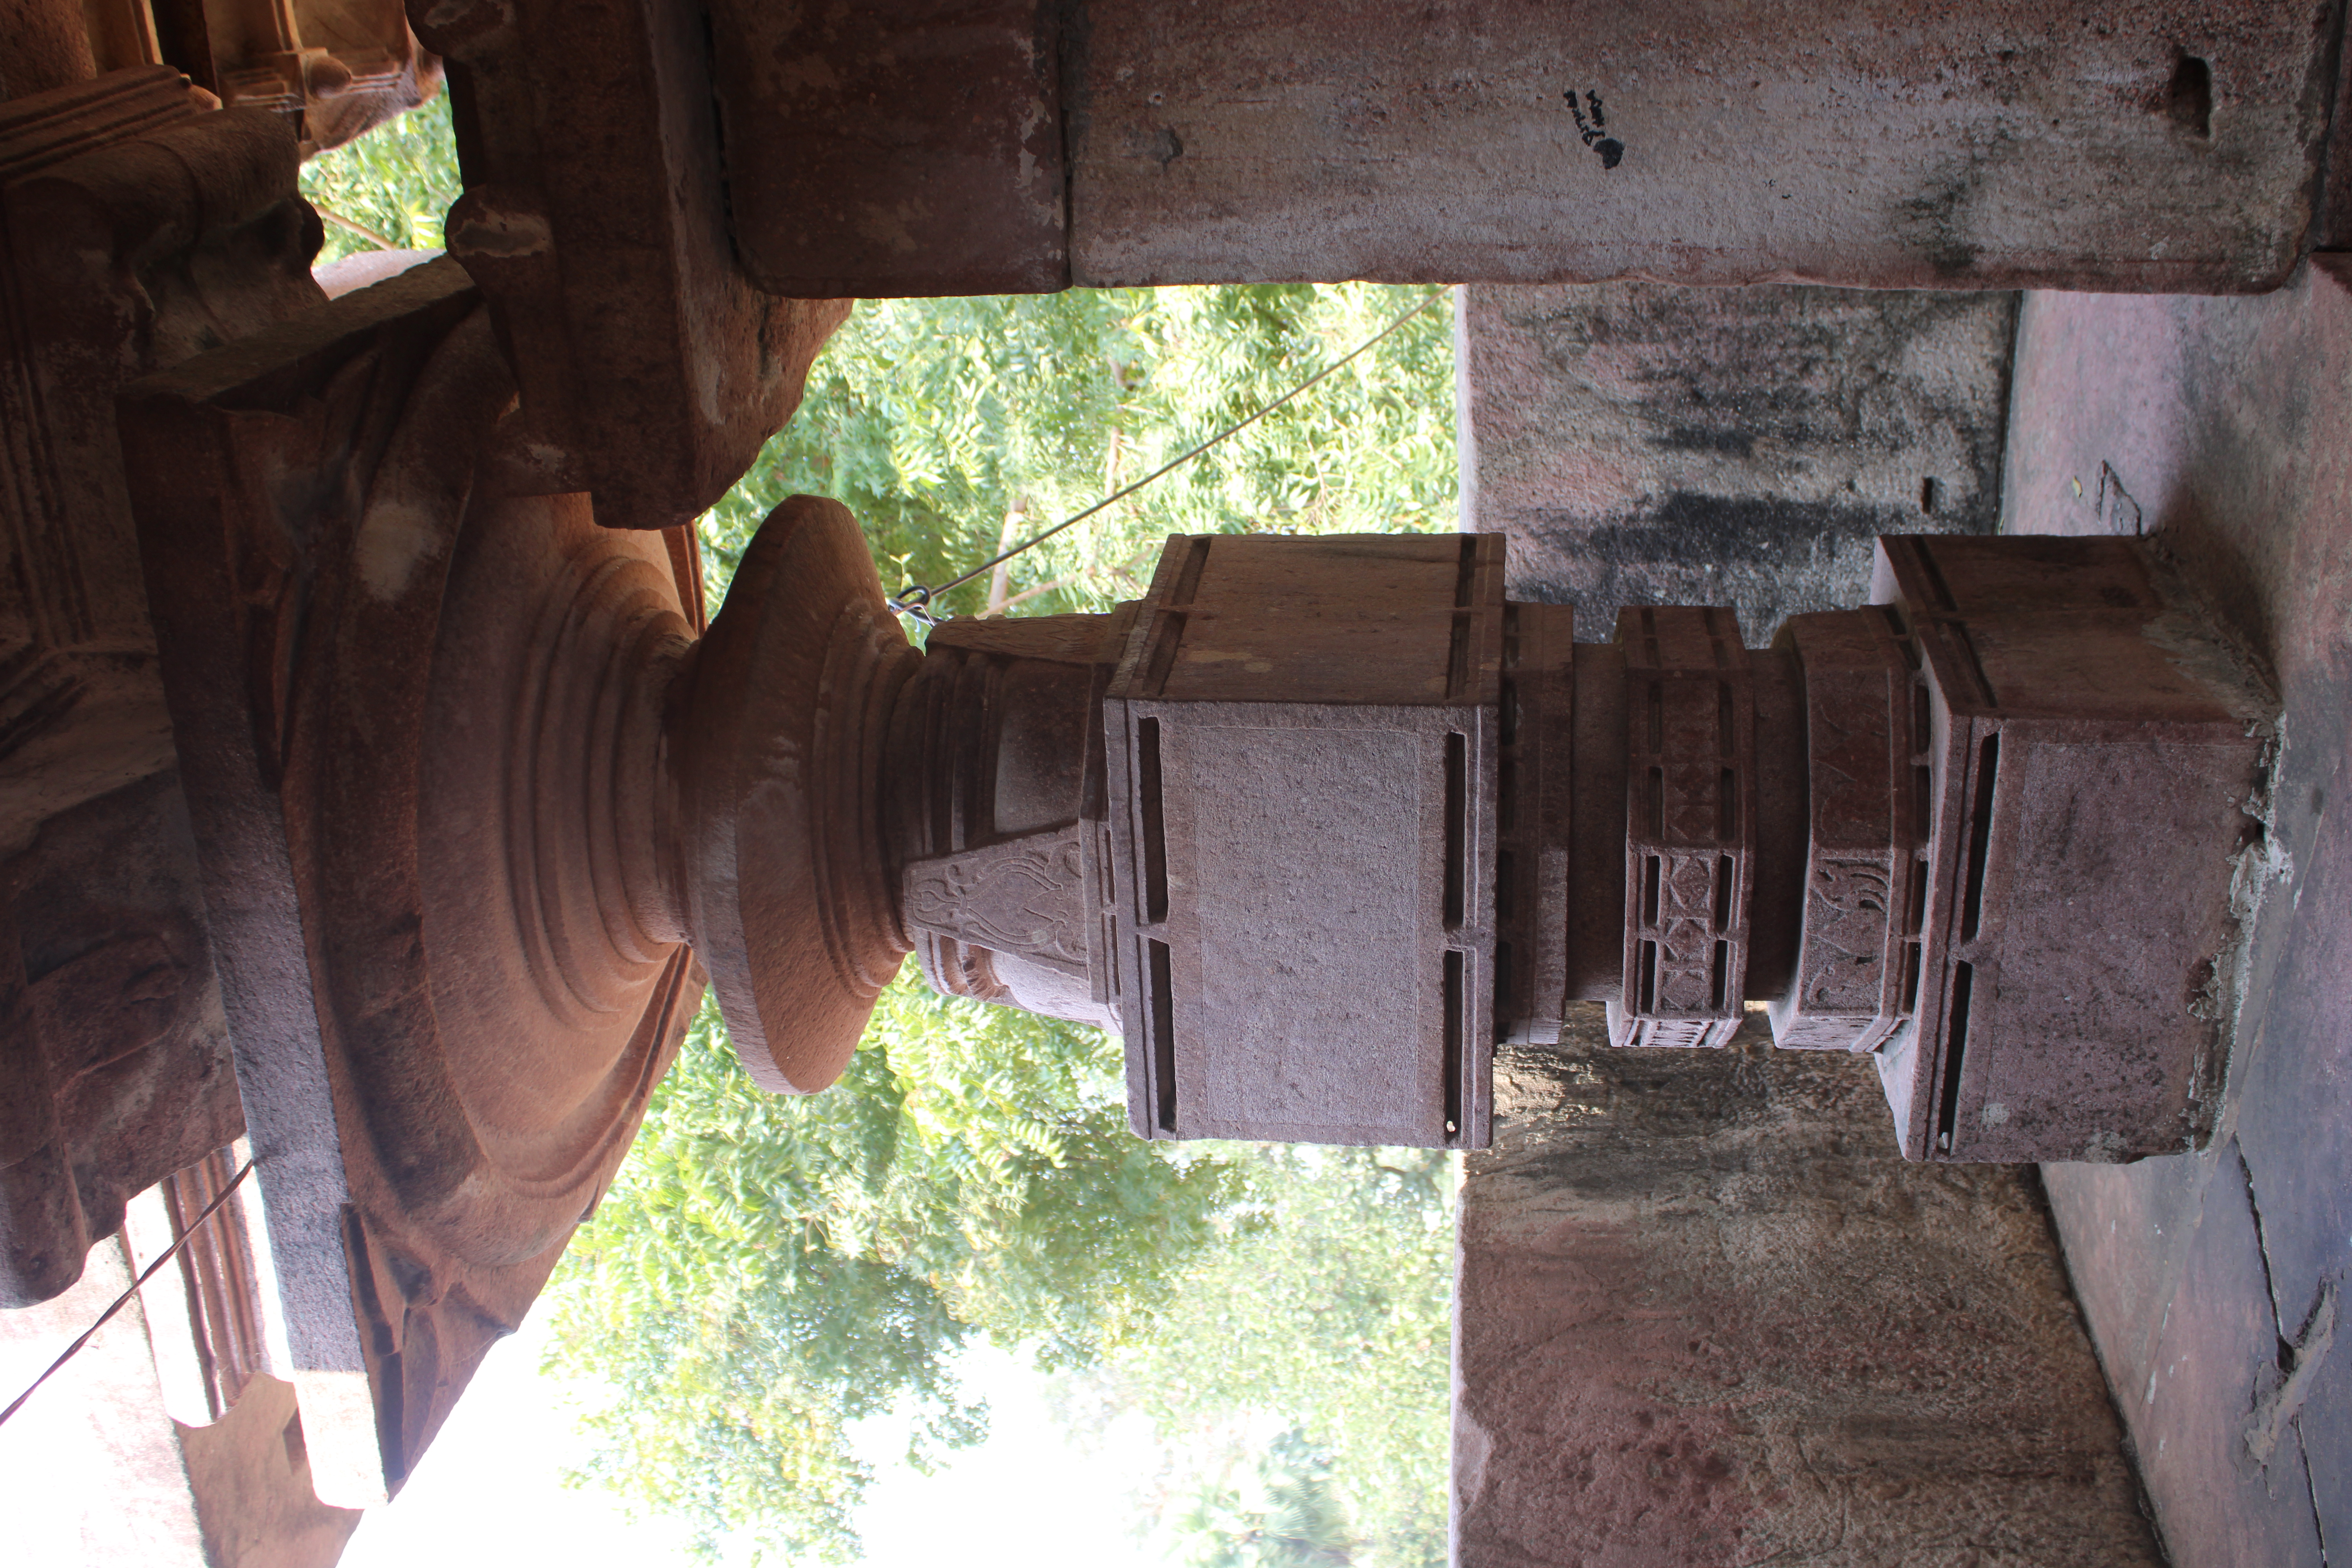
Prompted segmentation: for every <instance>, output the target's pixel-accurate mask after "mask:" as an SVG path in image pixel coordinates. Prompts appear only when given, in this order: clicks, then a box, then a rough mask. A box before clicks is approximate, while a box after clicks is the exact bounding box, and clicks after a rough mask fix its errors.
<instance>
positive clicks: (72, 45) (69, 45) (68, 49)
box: [0, 0, 97, 98]
mask: <svg viewBox="0 0 2352 1568" xmlns="http://www.w3.org/2000/svg"><path fill="white" fill-rule="evenodd" d="M96 71H97V65H96V63H95V62H94V61H92V60H91V58H90V54H89V29H88V27H87V26H86V25H85V24H84V22H83V19H82V8H81V7H80V6H79V5H69V4H61V3H60V0H0V98H28V97H30V96H31V95H33V94H34V93H37V92H46V91H47V90H48V89H51V88H53V87H64V86H65V85H66V84H68V82H76V81H80V80H82V79H84V78H86V77H89V76H91V75H94V74H95V73H96Z"/></svg>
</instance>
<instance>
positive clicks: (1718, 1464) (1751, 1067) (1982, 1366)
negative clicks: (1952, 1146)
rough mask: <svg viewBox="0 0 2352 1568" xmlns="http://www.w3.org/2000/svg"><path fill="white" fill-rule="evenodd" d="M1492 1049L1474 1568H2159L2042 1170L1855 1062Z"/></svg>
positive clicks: (1464, 1542) (1478, 1261) (1458, 1517)
mask: <svg viewBox="0 0 2352 1568" xmlns="http://www.w3.org/2000/svg"><path fill="white" fill-rule="evenodd" d="M1586 1012H1587V1015H1588V1016H1586V1017H1584V1018H1583V1019H1582V1020H1581V1022H1580V1023H1579V1024H1574V1025H1572V1026H1570V1029H1569V1030H1567V1031H1566V1032H1565V1033H1564V1034H1563V1036H1562V1037H1561V1042H1560V1044H1559V1045H1558V1046H1556V1047H1543V1046H1527V1047H1503V1048H1500V1049H1498V1052H1497V1056H1496V1071H1495V1082H1496V1136H1495V1146H1494V1148H1493V1149H1492V1150H1491V1151H1490V1152H1486V1153H1482V1154H1473V1155H1472V1156H1470V1160H1469V1169H1468V1174H1467V1177H1466V1179H1465V1184H1464V1186H1463V1190H1462V1198H1461V1221H1460V1223H1461V1264H1460V1269H1461V1271H1460V1276H1459V1281H1458V1285H1457V1292H1456V1298H1455V1300H1456V1302H1457V1307H1456V1311H1457V1327H1456V1335H1457V1338H1456V1347H1455V1373H1456V1384H1455V1386H1456V1389H1457V1391H1458V1392H1457V1395H1456V1405H1455V1428H1454V1486H1455V1497H1454V1509H1455V1515H1454V1519H1455V1552H1454V1561H1455V1563H1457V1564H1458V1565H1459V1568H1538V1565H1549V1564H1559V1565H1561V1568H1568V1565H1571V1564H1574V1565H1579V1568H1582V1565H1589V1564H1599V1563H1606V1564H1609V1565H1610V1568H1650V1565H1655V1568H1688V1565H1689V1564H1693V1563H1763V1562H1771V1561H1798V1560H1801V1561H1803V1562H1806V1563H1818V1564H1821V1565H1822V1568H1845V1565H1851V1568H1884V1565H1885V1564H1888V1563H1916V1564H1921V1565H1923V1568H1924V1565H1927V1564H1936V1565H1939V1568H1940V1565H1944V1564H1951V1565H1955V1568H1957V1565H1958V1564H1962V1563H1966V1564H1969V1565H1971V1568H2054V1565H2058V1564H2065V1565H2068V1568H2093V1565H2096V1568H2109V1565H2113V1568H2124V1565H2127V1564H2128V1565H2133V1568H2139V1565H2147V1568H2154V1565H2155V1564H2157V1563H2160V1562H2161V1561H2162V1558H2161V1556H2160V1554H2159V1553H2158V1550H2157V1546H2156V1542H2155V1541H2154V1539H2153V1537H2152V1535H2151V1533H2150V1531H2149V1530H2148V1527H2147V1522H2146V1521H2145V1520H2144V1519H2142V1517H2141V1516H2140V1514H2139V1511H2138V1508H2137V1488H2136V1486H2135V1484H2134V1480H2133V1476H2132V1472H2131V1467H2130V1464H2129V1462H2128V1460H2127V1459H2126V1457H2125V1453H2124V1448H2123V1440H2122V1438H2123V1435H2122V1431H2121V1429H2120V1427H2119V1426H2118V1424H2117V1422H2116V1417H2115V1413H2114V1410H2113V1407H2112V1406H2111V1405H2109V1403H2108V1399H2107V1394H2106V1390H2105V1385H2104V1383H2103V1380H2102V1379H2101V1376H2100V1373H2099V1368H2098V1365H2097V1363H2096V1362H2095V1360H2094V1358H2093V1356H2092V1353H2091V1350H2090V1346H2089V1344H2088V1342H2087V1341H2086V1339H2085V1337H2084V1332H2083V1327H2082V1321H2081V1319H2080V1316H2079V1315H2078V1313H2077V1312H2076V1310H2075V1309H2074V1302H2073V1300H2071V1298H2070V1296H2069V1293H2068V1290H2067V1286H2066V1279H2065V1276H2064V1273H2063V1268H2062V1266H2061V1264H2060V1261H2059V1256H2058V1251H2057V1247H2056V1245H2055V1241H2054V1238H2053V1235H2052V1232H2051V1229H2050V1225H2049V1219H2048V1213H2047V1210H2046V1208H2045V1207H2044V1205H2043V1203H2042V1195H2041V1194H2040V1191H2039V1187H2038V1184H2037V1182H2036V1181H2035V1179H2034V1177H2033V1174H2032V1173H2031V1172H2030V1171H2024V1170H2021V1169H2017V1168H1997V1167H1973V1168H1967V1167H1953V1166H1936V1167H1928V1166H1921V1165H1916V1164H1911V1163H1906V1162H1905V1161H1903V1160H1902V1159H1901V1158H1900V1157H1899V1156H1898V1154H1897V1152H1896V1150H1895V1145H1894V1140H1893V1138H1892V1135H1891V1134H1890V1132H1889V1131H1888V1130H1887V1128H1886V1124H1885V1112H1884V1110H1883V1108H1882V1107H1881V1105H1880V1104H1879V1101H1878V1095H1877V1092H1876V1085H1875V1082H1874V1075H1873V1074H1872V1073H1871V1070H1870V1068H1869V1066H1868V1064H1867V1062H1866V1061H1864V1060H1862V1059H1858V1058H1854V1057H1851V1056H1846V1055H1843V1054H1829V1053H1817V1052H1804V1053H1781V1052H1774V1051H1772V1050H1771V1049H1770V1048H1769V1047H1768V1046H1766V1045H1764V1044H1763V1042H1762V1039H1761V1037H1760V1035H1759V1033H1757V1032H1753V1031H1751V1032H1747V1033H1743V1035H1742V1036H1741V1037H1740V1043H1739V1045H1738V1046H1735V1047H1734V1048H1732V1049H1729V1050H1725V1051H1709V1052H1681V1051H1675V1052H1652V1051H1642V1052H1627V1051H1621V1050H1613V1049H1612V1048H1611V1047H1609V1046H1608V1045H1607V1043H1606V1036H1605V1034H1604V1032H1603V1030H1602V1027H1601V1020H1600V1018H1599V1016H1598V1012H1599V1010H1598V1009H1597V1008H1588V1009H1586Z"/></svg>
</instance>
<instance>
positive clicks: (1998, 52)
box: [1064, 0, 2336, 290]
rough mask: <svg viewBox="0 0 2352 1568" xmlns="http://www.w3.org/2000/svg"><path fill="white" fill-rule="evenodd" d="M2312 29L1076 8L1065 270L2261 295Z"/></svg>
mask: <svg viewBox="0 0 2352 1568" xmlns="http://www.w3.org/2000/svg"><path fill="white" fill-rule="evenodd" d="M2335 17H2336V13H2335V12H2334V11H2333V10H2331V9H2329V8H2327V7H2323V6H2315V5H2231V4H2225V3H2217V0H2123V3H2121V4H2106V5H2093V4H2087V3H2084V0H2068V3H2064V4H2046V3H2042V4H2037V3H2035V0H1995V3H1991V4H1980V5H1966V6H1953V5H1934V4H1916V3H1911V0H1881V3H1878V4H1872V5H1859V6H1857V5H1851V4H1845V3H1843V0H1778V3H1776V4H1772V5H1755V6H1746V7H1740V8H1738V9H1736V10H1731V11H1727V10H1726V9H1725V8H1724V7H1723V6H1721V5H1717V4H1712V3H1710V0H1673V3H1667V4H1649V5H1624V6H1610V7H1592V6H1574V7H1561V6H1558V5H1549V4H1546V3H1544V0H1456V3H1447V4H1438V5H1395V4H1389V3H1384V0H1314V3H1311V4H1300V3H1298V0H1210V3H1205V4H1197V5H1182V6H1171V5H1163V4H1156V3H1153V0H1093V3H1092V4H1089V5H1085V6H1083V7H1081V8H1080V9H1079V12H1078V14H1077V17H1076V19H1075V20H1074V23H1073V34H1074V39H1075V47H1074V50H1073V58H1074V63H1073V65H1072V67H1071V68H1070V76H1069V78H1068V79H1067V80H1066V82H1065V84H1064V93H1065V98H1066V102H1067V103H1068V105H1069V110H1068V112H1069V115H1070V121H1071V125H1072V128H1073V135H1072V138H1071V152H1070V179H1071V224H1070V231H1071V257H1072V275H1073V277H1074V278H1075V279H1076V280H1077V281H1079V282H1082V283H1093V284H1134V283H1195V282H1209V281H1257V280H1272V279H1331V278H1376V279H1390V280H1396V281H1408V280H1426V281H1454V280H1461V279H1477V280H1485V281H1493V282H1505V281H1517V282H1547V281H1567V280H1572V279H1573V280H1589V279H1609V278H1623V277H1649V278H1657V279H1664V280H1668V281H1673V282H1681V283H1706V284H1719V283H1738V284H1745V283H1762V282H1784V281H1810V282H1825V283H1843V284H1855V285H1867V286H1872V287H1878V288H1908V289H1937V288H1956V287H1957V288H1989V287H1990V288H2013V287H2018V286H2020V285H2028V284H2031V285H2042V286H2051V287H2071V288H2088V287H2106V288H2115V289H2151V290H2153V289H2181V290H2192V289H2198V290H2214V289H2260V288H2265V287H2269V286H2271V285H2272V284H2273V283H2275V282H2276V281H2277V280H2278V279H2280V278H2281V277H2283V276H2284V273H2285V271H2286V269H2287V268H2290V267H2291V266H2293V265H2294V259H2295V258H2296V257H2297V256H2298V255H2299V254H2300V253H2301V247H2302V246H2303V243H2304V235H2305V228H2306V226H2307V225H2308V223H2309V220H2310V209H2309V202H2308V198H2309V193H2310V189H2311V184H2312V181H2313V177H2314V175H2315V173H2316V171H2317V167H2318V165H2317V161H2316V160H2317V154H2318V152H2319V149H2320V144H2321V140H2322V136H2323V133H2324V132H2325V129H2326V112H2327V98H2328V89H2329V88H2330V87H2331V86H2332V82H2331V80H2330V78H2331V75H2332V66H2333V63H2334V62H2333V57H2332V54H2331V49H2332V47H2333V46H2332V40H2333V37H2334V31H2333V29H2334V26H2335Z"/></svg>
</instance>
